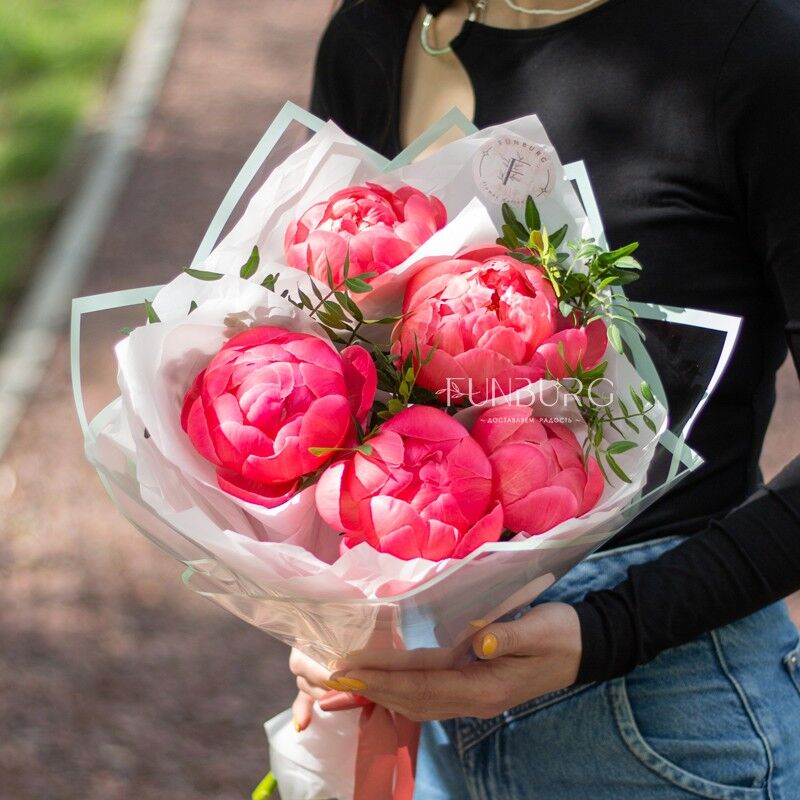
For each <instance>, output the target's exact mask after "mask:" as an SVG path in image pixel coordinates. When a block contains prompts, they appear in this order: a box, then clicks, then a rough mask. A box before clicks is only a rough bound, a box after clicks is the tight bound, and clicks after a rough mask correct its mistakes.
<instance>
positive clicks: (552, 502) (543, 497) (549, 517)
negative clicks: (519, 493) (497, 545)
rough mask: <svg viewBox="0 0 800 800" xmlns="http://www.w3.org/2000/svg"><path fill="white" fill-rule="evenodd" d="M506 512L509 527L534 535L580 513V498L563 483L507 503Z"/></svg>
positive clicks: (515, 531) (518, 531)
mask: <svg viewBox="0 0 800 800" xmlns="http://www.w3.org/2000/svg"><path fill="white" fill-rule="evenodd" d="M503 512H504V516H505V524H506V527H507V528H510V529H511V530H512V531H514V533H526V534H528V535H529V536H534V535H536V534H539V533H545V531H549V530H550V529H551V528H554V527H555V526H556V525H558V524H560V523H561V522H564V520H568V519H572V518H573V517H574V516H575V515H576V514H577V513H578V501H577V500H576V499H575V495H574V494H573V493H572V492H571V491H570V490H569V489H565V488H564V487H563V486H547V487H545V488H543V489H537V490H536V491H534V492H531V493H530V494H528V495H526V496H525V497H523V498H522V499H520V500H517V501H516V502H514V503H511V504H510V505H504V506H503Z"/></svg>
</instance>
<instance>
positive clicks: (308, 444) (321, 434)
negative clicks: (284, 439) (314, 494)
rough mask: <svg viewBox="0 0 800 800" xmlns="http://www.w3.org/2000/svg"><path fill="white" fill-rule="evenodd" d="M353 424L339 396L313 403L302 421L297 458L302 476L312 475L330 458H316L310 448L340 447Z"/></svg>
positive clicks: (344, 400)
mask: <svg viewBox="0 0 800 800" xmlns="http://www.w3.org/2000/svg"><path fill="white" fill-rule="evenodd" d="M352 427H353V423H352V420H351V418H350V405H349V403H348V402H347V398H345V397H342V396H341V395H329V396H328V397H321V398H319V399H318V400H315V401H314V402H313V403H312V404H311V405H310V406H309V407H308V410H307V411H306V413H305V414H303V416H302V417H301V423H300V442H299V458H300V463H301V465H302V466H301V469H302V473H303V474H305V473H308V472H313V470H315V469H317V468H318V467H319V466H321V465H322V464H324V463H325V461H327V460H328V459H329V458H330V456H315V455H313V454H312V453H311V452H310V448H312V447H341V446H342V445H343V444H344V442H345V439H346V438H347V435H348V433H350V431H351V430H352Z"/></svg>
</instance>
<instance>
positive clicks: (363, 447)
mask: <svg viewBox="0 0 800 800" xmlns="http://www.w3.org/2000/svg"><path fill="white" fill-rule="evenodd" d="M356 450H357V451H358V452H359V453H361V454H362V455H365V456H371V455H372V454H373V452H375V451H374V448H373V447H372V445H371V444H360V445H359V446H358V447H356Z"/></svg>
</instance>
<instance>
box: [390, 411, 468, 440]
mask: <svg viewBox="0 0 800 800" xmlns="http://www.w3.org/2000/svg"><path fill="white" fill-rule="evenodd" d="M383 430H384V431H392V432H394V433H397V434H399V435H400V436H407V437H411V438H416V439H421V440H422V441H428V442H445V441H448V440H459V439H464V438H466V437H467V436H469V431H467V429H466V428H465V427H464V426H463V425H462V424H461V423H460V422H458V421H457V420H455V419H453V417H451V416H450V415H449V414H448V413H447V412H445V411H442V410H441V409H439V408H433V407H432V406H411V407H410V408H406V409H404V410H403V411H401V412H400V413H399V414H395V415H394V416H393V417H392V418H391V419H390V420H388V421H387V422H384V423H383Z"/></svg>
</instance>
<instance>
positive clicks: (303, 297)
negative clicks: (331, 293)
mask: <svg viewBox="0 0 800 800" xmlns="http://www.w3.org/2000/svg"><path fill="white" fill-rule="evenodd" d="M297 296H298V297H299V298H300V304H301V305H302V306H303V307H304V308H309V309H311V308H314V304H313V303H312V302H311V298H310V297H309V296H308V295H307V294H306V293H305V292H304V291H303V290H302V289H300V288H298V290H297Z"/></svg>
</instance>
